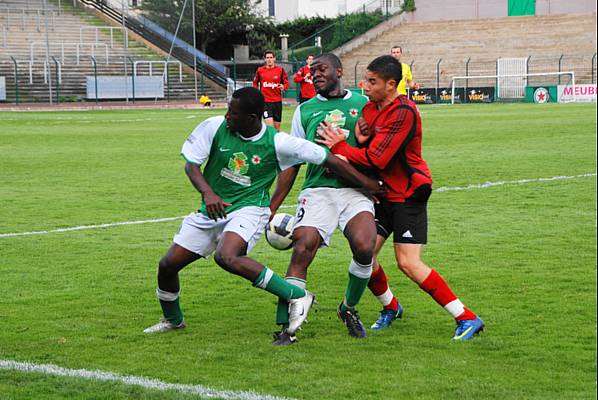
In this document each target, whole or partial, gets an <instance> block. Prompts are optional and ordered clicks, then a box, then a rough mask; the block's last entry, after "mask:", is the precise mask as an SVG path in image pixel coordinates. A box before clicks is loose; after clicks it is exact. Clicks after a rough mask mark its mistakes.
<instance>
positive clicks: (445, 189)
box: [0, 172, 596, 239]
mask: <svg viewBox="0 0 598 400" xmlns="http://www.w3.org/2000/svg"><path fill="white" fill-rule="evenodd" d="M591 176H596V173H595V172H593V173H592V172H590V173H586V174H580V175H570V176H553V177H550V178H532V179H518V180H514V181H498V182H485V183H478V184H472V185H467V186H454V187H447V186H442V187H439V188H437V189H434V191H435V192H439V193H442V192H452V191H460V190H471V189H486V188H490V187H494V186H502V185H520V184H524V183H535V182H551V181H558V180H565V179H577V178H588V177H591ZM280 208H281V209H288V208H296V206H294V205H283V206H281V207H280ZM183 218H185V217H184V216H183V217H168V218H158V219H147V220H142V221H125V222H112V223H108V224H100V225H82V226H73V227H69V228H59V229H52V230H49V231H33V232H12V233H0V239H1V238H7V237H15V236H30V235H45V234H48V233H58V232H70V231H80V230H84V229H98V228H110V227H113V226H121V225H140V224H151V223H155V222H165V221H174V220H178V219H183Z"/></svg>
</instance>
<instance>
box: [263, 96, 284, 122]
mask: <svg viewBox="0 0 598 400" xmlns="http://www.w3.org/2000/svg"><path fill="white" fill-rule="evenodd" d="M264 105H265V107H264V119H268V118H272V119H273V120H274V121H275V122H280V121H282V101H279V102H276V103H265V104H264Z"/></svg>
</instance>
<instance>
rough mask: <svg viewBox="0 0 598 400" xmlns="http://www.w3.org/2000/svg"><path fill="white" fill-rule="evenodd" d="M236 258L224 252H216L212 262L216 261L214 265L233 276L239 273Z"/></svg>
mask: <svg viewBox="0 0 598 400" xmlns="http://www.w3.org/2000/svg"><path fill="white" fill-rule="evenodd" d="M237 258H238V257H237V256H236V255H234V254H230V253H226V252H220V251H217V252H216V253H215V254H214V261H216V264H218V265H219V266H220V267H221V268H223V269H225V270H226V271H228V272H232V273H233V274H237V273H238V272H239V268H238V266H237V264H238V263H237Z"/></svg>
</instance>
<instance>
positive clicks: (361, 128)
mask: <svg viewBox="0 0 598 400" xmlns="http://www.w3.org/2000/svg"><path fill="white" fill-rule="evenodd" d="M355 139H356V140H357V143H359V144H365V143H366V142H367V141H368V140H370V127H369V126H368V123H367V122H366V121H365V118H363V117H361V118H359V119H358V120H357V124H355Z"/></svg>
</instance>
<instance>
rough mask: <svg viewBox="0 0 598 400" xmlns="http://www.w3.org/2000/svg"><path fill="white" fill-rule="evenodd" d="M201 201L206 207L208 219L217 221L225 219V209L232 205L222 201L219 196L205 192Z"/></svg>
mask: <svg viewBox="0 0 598 400" xmlns="http://www.w3.org/2000/svg"><path fill="white" fill-rule="evenodd" d="M203 201H204V203H205V205H206V212H207V213H208V217H210V219H213V220H214V221H217V220H218V218H226V210H225V209H226V207H230V206H232V204H230V203H227V202H226V201H223V200H222V199H221V198H220V196H218V195H217V194H216V193H214V192H207V193H204V194H203Z"/></svg>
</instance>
